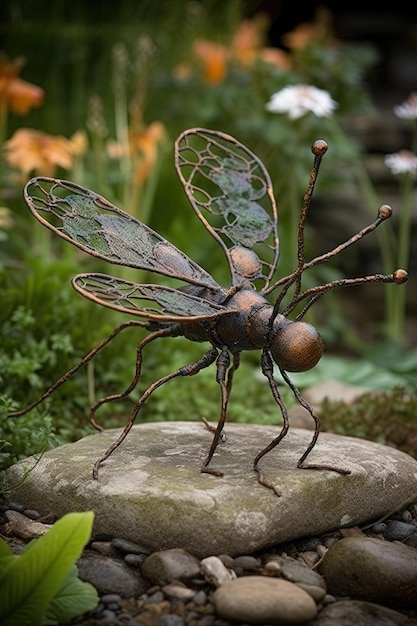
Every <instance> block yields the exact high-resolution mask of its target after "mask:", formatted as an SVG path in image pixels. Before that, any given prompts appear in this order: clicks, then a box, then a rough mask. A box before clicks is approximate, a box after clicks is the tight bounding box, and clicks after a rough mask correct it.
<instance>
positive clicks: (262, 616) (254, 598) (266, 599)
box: [213, 576, 317, 624]
mask: <svg viewBox="0 0 417 626" xmlns="http://www.w3.org/2000/svg"><path fill="white" fill-rule="evenodd" d="M213 603H214V605H215V607H216V611H217V613H218V615H219V616H220V617H221V618H222V619H225V620H232V621H233V622H242V623H249V624H302V623H304V622H306V621H308V620H311V619H314V617H315V616H316V614H317V606H316V603H315V602H314V600H313V599H312V597H311V596H310V595H309V594H308V593H306V592H305V591H303V589H300V588H299V587H297V586H296V585H294V584H292V583H290V582H288V581H286V580H281V579H277V578H268V577H266V576H243V577H242V578H237V579H235V580H232V581H230V582H228V583H224V585H222V586H221V587H219V588H218V589H216V591H215V592H214V594H213Z"/></svg>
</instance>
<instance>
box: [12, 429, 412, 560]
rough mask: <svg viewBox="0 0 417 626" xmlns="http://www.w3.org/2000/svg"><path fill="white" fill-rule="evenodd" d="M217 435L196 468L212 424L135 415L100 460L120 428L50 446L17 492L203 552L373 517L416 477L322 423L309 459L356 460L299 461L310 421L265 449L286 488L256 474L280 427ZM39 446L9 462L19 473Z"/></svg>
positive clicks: (397, 501) (396, 458) (124, 533)
mask: <svg viewBox="0 0 417 626" xmlns="http://www.w3.org/2000/svg"><path fill="white" fill-rule="evenodd" d="M225 432H226V433H227V439H226V441H225V442H222V443H220V444H219V446H218V449H217V452H216V454H215V456H214V458H213V460H212V466H213V468H216V469H219V470H221V471H223V472H224V477H223V478H219V477H215V476H211V475H208V474H201V473H200V471H199V470H200V466H201V461H202V460H203V459H204V457H205V456H206V454H207V451H208V448H209V446H210V442H211V438H212V434H211V433H210V432H208V430H206V429H205V428H204V427H203V426H202V425H201V424H199V423H193V422H163V423H151V424H143V425H139V426H135V427H133V428H132V430H131V432H130V434H129V435H128V437H127V438H126V439H125V441H124V442H123V444H122V445H121V446H120V447H119V448H118V449H117V450H116V451H115V452H114V453H113V454H112V455H111V456H110V457H109V458H108V459H107V461H106V462H105V463H103V465H102V467H101V468H100V471H99V477H98V480H94V479H93V477H92V466H93V464H94V462H95V461H96V460H97V459H98V458H99V457H100V456H101V455H102V454H103V452H104V451H105V450H106V449H107V447H108V446H109V445H110V443H111V442H112V441H114V440H115V439H116V437H117V435H118V434H119V433H120V430H119V429H114V430H110V431H107V432H105V433H102V434H94V435H91V436H88V437H85V438H84V439H82V440H80V441H78V442H76V443H71V444H66V445H64V446H61V447H59V448H56V449H54V450H51V451H49V452H47V453H45V454H44V455H43V456H42V458H41V460H40V461H39V462H38V464H37V465H36V466H35V467H34V468H33V469H32V470H31V471H30V473H29V474H28V476H27V477H26V479H25V480H24V481H23V484H22V485H21V486H19V488H18V489H16V492H15V493H14V494H13V492H12V495H13V497H14V498H15V499H18V500H19V501H21V502H23V503H24V504H25V506H26V507H28V508H34V509H36V510H38V511H40V512H41V513H47V512H50V511H53V512H55V513H57V514H58V515H63V514H64V513H67V512H69V511H84V510H93V511H94V512H95V526H94V531H95V534H104V535H110V536H117V537H122V538H125V539H128V540H130V541H134V542H136V543H139V544H141V545H143V546H145V547H147V548H148V549H150V550H151V551H155V550H161V549H166V548H172V547H181V548H184V549H186V550H189V551H190V552H192V553H193V554H195V555H196V556H198V557H200V558H202V557H205V556H208V555H216V554H221V553H227V554H230V555H233V556H234V555H238V554H248V553H251V552H254V551H257V550H260V549H261V548H264V547H266V546H270V545H273V544H275V543H281V542H285V541H289V540H293V539H296V538H299V537H304V536H308V535H315V534H320V533H323V532H327V531H331V530H333V529H336V528H340V527H341V526H352V525H355V524H360V523H363V522H367V521H369V520H372V519H376V518H378V517H379V516H382V515H383V514H385V513H388V512H390V511H393V510H395V509H397V508H400V507H401V506H402V504H403V503H404V502H406V501H407V500H408V499H409V498H410V496H411V495H412V493H415V492H416V488H417V461H416V460H414V459H413V458H412V457H410V456H408V455H407V454H405V453H403V452H400V451H398V450H396V449H393V448H390V447H387V446H383V445H381V444H377V443H373V442H369V441H364V440H362V439H357V438H353V437H341V436H337V435H333V434H329V433H321V434H320V437H319V441H318V444H317V445H316V447H315V448H314V450H313V452H312V453H311V455H310V457H309V461H310V462H312V463H326V464H333V465H336V466H337V467H340V468H345V469H349V470H351V474H350V475H341V474H338V473H336V472H333V471H328V470H301V469H297V461H298V459H299V458H300V456H301V454H302V453H303V451H304V450H305V449H306V447H307V445H308V444H309V442H310V440H311V436H312V433H311V431H308V430H303V429H294V428H293V429H290V431H289V433H288V435H287V437H285V439H284V440H283V441H282V442H281V443H280V444H279V445H278V447H277V448H275V449H274V450H273V451H272V452H270V453H269V454H267V455H266V456H265V457H264V458H263V459H262V461H261V466H262V469H263V470H264V472H265V475H266V477H267V479H268V480H269V481H270V482H272V483H273V484H274V485H275V486H276V487H277V488H278V489H279V490H280V492H281V494H282V495H281V496H280V497H278V496H276V495H275V494H274V492H273V491H272V490H270V489H267V488H265V487H263V486H261V485H260V484H259V483H258V482H257V478H256V474H255V473H254V471H253V459H254V457H255V455H256V453H257V452H258V451H259V450H260V449H262V448H263V447H265V446H266V445H267V444H268V443H269V442H270V441H271V440H272V439H273V438H274V437H276V436H277V434H278V432H279V429H278V428H275V427H272V426H257V425H247V424H232V423H229V424H227V426H226V429H225ZM34 461H35V460H34V458H28V459H25V460H23V461H20V462H19V463H17V464H16V465H14V466H13V467H11V468H9V470H8V471H7V473H6V483H7V485H6V486H8V487H11V486H13V485H17V484H18V483H19V482H20V481H21V479H22V477H23V476H24V472H25V470H26V469H27V468H29V467H32V466H33V465H34Z"/></svg>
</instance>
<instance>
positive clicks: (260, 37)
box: [231, 13, 289, 69]
mask: <svg viewBox="0 0 417 626" xmlns="http://www.w3.org/2000/svg"><path fill="white" fill-rule="evenodd" d="M267 28H268V18H267V16H266V15H264V14H262V13H259V14H258V15H255V17H253V18H252V19H248V20H243V22H241V23H240V24H239V26H238V28H237V30H236V33H235V34H234V36H233V39H232V43H231V55H232V57H233V58H235V59H237V60H238V61H239V62H240V63H241V64H242V65H243V66H246V67H251V66H252V65H253V64H254V63H255V62H256V61H257V60H258V59H262V60H263V61H265V62H266V63H271V64H272V65H276V66H277V67H279V68H281V69H288V67H289V63H288V55H287V54H286V53H285V52H284V51H283V50H278V49H277V48H270V47H265V46H264V42H265V40H266V31H267Z"/></svg>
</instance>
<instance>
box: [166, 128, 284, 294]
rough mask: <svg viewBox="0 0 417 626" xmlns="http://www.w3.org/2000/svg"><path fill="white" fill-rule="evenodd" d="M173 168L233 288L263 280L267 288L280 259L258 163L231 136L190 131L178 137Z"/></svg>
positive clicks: (267, 186) (268, 190) (269, 193)
mask: <svg viewBox="0 0 417 626" xmlns="http://www.w3.org/2000/svg"><path fill="white" fill-rule="evenodd" d="M175 165H176V168H177V172H178V175H179V177H180V180H181V182H182V184H183V186H184V189H185V192H186V194H187V196H188V198H189V200H190V202H191V204H192V206H193V208H194V210H195V212H196V213H197V215H198V217H199V218H200V220H201V221H202V222H203V224H204V226H205V227H206V228H207V230H208V231H209V232H210V233H211V235H212V236H213V237H214V238H215V239H216V240H217V241H218V242H219V243H220V245H221V246H222V247H223V249H224V251H225V254H226V256H227V259H228V263H229V267H230V272H231V277H232V284H233V285H235V286H239V285H242V284H246V283H248V282H249V283H251V282H252V281H253V280H255V279H261V280H262V281H263V283H264V285H263V287H262V289H261V291H263V290H265V289H267V287H268V285H269V282H270V280H271V278H272V276H273V275H274V273H275V270H276V266H277V263H278V257H279V240H278V224H277V221H278V217H277V208H276V203H275V199H274V195H273V190H272V183H271V180H270V177H269V174H268V172H267V171H266V169H265V167H264V165H263V164H262V162H261V161H260V159H258V157H257V156H256V155H254V154H253V153H252V152H251V151H250V150H248V148H246V147H245V146H244V145H242V144H241V143H239V142H238V141H236V139H234V138H233V137H230V136H229V135H225V134H224V133H220V132H217V131H213V130H206V129H204V128H194V129H191V130H187V131H185V132H184V133H182V134H181V135H180V136H179V137H178V139H177V141H176V144H175Z"/></svg>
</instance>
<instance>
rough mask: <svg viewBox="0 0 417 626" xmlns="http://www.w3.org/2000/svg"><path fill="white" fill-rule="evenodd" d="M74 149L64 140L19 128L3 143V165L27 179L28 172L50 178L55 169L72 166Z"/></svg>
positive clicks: (67, 168)
mask: <svg viewBox="0 0 417 626" xmlns="http://www.w3.org/2000/svg"><path fill="white" fill-rule="evenodd" d="M74 152H75V151H74V146H73V144H72V142H71V141H70V140H69V139H67V138H66V137H61V136H53V135H47V134H46V133H43V132H41V131H38V130H33V129H31V128H19V129H18V130H17V131H16V132H15V133H14V134H13V136H12V137H11V138H10V139H9V140H8V141H6V143H5V158H6V161H7V163H8V164H9V165H10V166H11V167H14V168H16V169H17V170H18V171H19V172H21V173H22V174H24V175H25V176H28V175H29V174H30V173H31V172H35V173H36V174H40V175H42V176H54V175H55V171H56V169H57V167H62V168H63V169H65V170H69V169H71V168H72V166H73V161H74Z"/></svg>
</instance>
